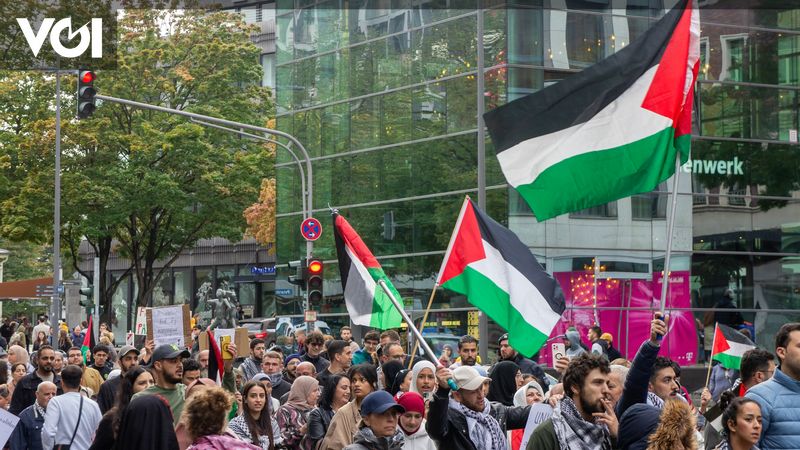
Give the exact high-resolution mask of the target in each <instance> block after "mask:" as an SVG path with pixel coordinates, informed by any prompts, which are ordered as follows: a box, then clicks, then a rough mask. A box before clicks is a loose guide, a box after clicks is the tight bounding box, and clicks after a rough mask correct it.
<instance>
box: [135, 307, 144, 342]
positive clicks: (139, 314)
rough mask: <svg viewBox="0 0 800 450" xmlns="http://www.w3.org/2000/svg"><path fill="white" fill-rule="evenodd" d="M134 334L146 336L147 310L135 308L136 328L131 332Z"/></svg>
mask: <svg viewBox="0 0 800 450" xmlns="http://www.w3.org/2000/svg"><path fill="white" fill-rule="evenodd" d="M133 333H134V334H141V335H146V334H147V308H145V307H144V306H140V307H138V308H136V328H135V329H134V330H133Z"/></svg>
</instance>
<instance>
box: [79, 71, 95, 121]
mask: <svg viewBox="0 0 800 450" xmlns="http://www.w3.org/2000/svg"><path fill="white" fill-rule="evenodd" d="M95 78H96V76H95V74H94V72H92V71H91V70H79V71H78V101H77V103H78V119H86V118H88V117H89V116H91V115H92V113H93V112H94V110H95V105H94V101H95V98H94V96H95V95H97V90H96V89H95V88H94V80H95Z"/></svg>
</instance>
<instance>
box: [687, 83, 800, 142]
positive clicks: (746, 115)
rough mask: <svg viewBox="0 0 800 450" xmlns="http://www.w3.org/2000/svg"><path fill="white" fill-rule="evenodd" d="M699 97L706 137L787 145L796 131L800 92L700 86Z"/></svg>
mask: <svg viewBox="0 0 800 450" xmlns="http://www.w3.org/2000/svg"><path fill="white" fill-rule="evenodd" d="M699 96H700V102H699V108H700V123H701V126H702V134H703V135H704V136H722V137H734V138H738V137H742V138H754V139H768V140H784V141H788V140H789V131H790V130H792V129H794V130H796V129H797V123H798V107H797V105H798V103H800V97H799V96H800V91H798V90H788V89H780V88H779V87H777V86H776V87H756V86H742V85H731V84H712V83H700V84H699Z"/></svg>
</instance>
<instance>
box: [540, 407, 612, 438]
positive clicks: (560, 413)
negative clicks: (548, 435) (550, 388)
mask: <svg viewBox="0 0 800 450" xmlns="http://www.w3.org/2000/svg"><path fill="white" fill-rule="evenodd" d="M552 419H553V428H554V429H555V431H556V437H558V444H559V447H561V448H562V450H610V449H611V438H610V436H609V434H608V429H607V428H606V426H605V425H597V424H595V423H592V422H587V421H585V420H583V417H581V415H580V413H579V412H578V409H577V408H576V407H575V402H573V401H572V399H571V398H569V397H564V398H563V399H561V401H560V402H559V403H558V404H557V405H556V407H555V408H554V409H553V417H552Z"/></svg>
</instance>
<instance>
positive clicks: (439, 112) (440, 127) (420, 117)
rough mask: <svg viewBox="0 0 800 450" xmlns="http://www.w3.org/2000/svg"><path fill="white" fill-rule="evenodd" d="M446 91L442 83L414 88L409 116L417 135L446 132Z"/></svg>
mask: <svg viewBox="0 0 800 450" xmlns="http://www.w3.org/2000/svg"><path fill="white" fill-rule="evenodd" d="M446 96H447V91H446V90H445V86H444V84H443V83H434V84H426V85H424V86H422V87H419V88H416V89H414V100H413V104H412V106H411V117H412V121H413V127H414V133H415V135H417V136H430V137H433V136H439V135H442V134H445V133H447V98H446Z"/></svg>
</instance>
